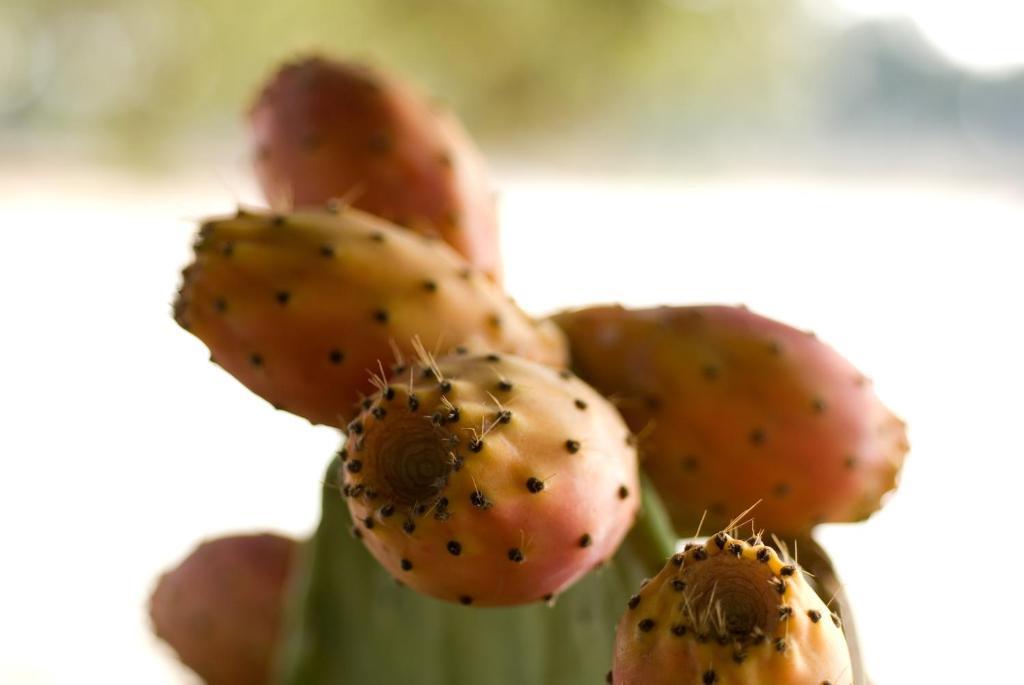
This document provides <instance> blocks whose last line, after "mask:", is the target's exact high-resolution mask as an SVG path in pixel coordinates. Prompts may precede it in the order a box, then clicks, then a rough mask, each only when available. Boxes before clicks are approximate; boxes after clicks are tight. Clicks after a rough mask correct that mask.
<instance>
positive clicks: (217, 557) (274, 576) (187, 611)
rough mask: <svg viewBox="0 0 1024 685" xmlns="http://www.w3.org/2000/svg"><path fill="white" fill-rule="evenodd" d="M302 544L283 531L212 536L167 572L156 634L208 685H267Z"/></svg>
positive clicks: (153, 602) (153, 604) (155, 605)
mask: <svg viewBox="0 0 1024 685" xmlns="http://www.w3.org/2000/svg"><path fill="white" fill-rule="evenodd" d="M297 551H298V543H296V542H295V541H294V540H292V539H290V538H286V537H281V536H279V535H272V534H269V533H265V534H262V535H237V536H231V537H224V538H217V539H215V540H208V541H206V542H204V543H202V544H201V545H199V547H198V548H196V550H195V551H194V552H192V554H190V555H189V556H188V558H187V559H185V561H183V562H182V563H181V564H180V565H179V566H178V567H177V568H175V569H173V570H171V571H168V572H167V573H165V574H164V575H163V576H161V578H160V580H159V582H158V583H157V586H156V590H154V592H153V595H152V596H151V597H150V600H149V615H150V617H151V618H152V621H153V629H154V631H155V632H156V634H157V635H158V636H159V637H160V638H161V639H163V640H164V641H166V642H167V643H168V644H169V645H170V646H171V647H173V648H174V650H175V651H176V652H177V653H178V656H179V658H180V659H181V660H182V662H184V663H185V664H186V665H187V666H188V667H189V668H191V669H192V670H193V671H195V672H196V673H197V674H199V675H200V676H201V677H202V678H203V680H204V681H205V682H206V683H208V684H209V685H264V684H265V683H268V682H270V673H271V661H272V658H273V654H274V649H275V646H276V644H277V639H278V633H279V628H280V625H281V620H282V615H283V610H284V602H285V591H286V585H287V580H288V574H289V572H290V570H291V567H292V563H293V560H294V559H295V558H296V554H297Z"/></svg>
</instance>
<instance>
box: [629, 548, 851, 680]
mask: <svg viewBox="0 0 1024 685" xmlns="http://www.w3.org/2000/svg"><path fill="white" fill-rule="evenodd" d="M752 542H753V544H750V543H748V542H746V541H743V540H738V539H736V538H734V537H732V536H730V535H727V534H726V533H719V534H718V535H716V536H714V537H712V538H710V539H709V540H708V541H707V542H706V543H704V544H691V545H688V546H687V550H686V551H685V552H681V553H679V554H676V555H674V556H673V557H672V558H671V559H670V560H669V562H668V563H667V564H666V565H665V568H664V569H662V571H661V572H660V573H659V574H658V575H657V576H655V578H654V579H653V580H651V581H650V582H649V583H647V584H646V585H644V586H643V587H642V588H641V589H640V592H639V593H638V594H636V595H633V597H631V598H630V600H629V603H628V608H627V609H626V612H625V614H624V615H623V617H622V619H621V620H620V621H619V626H618V630H617V632H616V637H615V661H614V666H613V673H612V682H614V683H615V685H661V684H662V683H664V684H666V685H667V684H668V683H672V684H673V685H675V684H677V683H678V684H681V685H686V684H690V683H692V684H693V685H763V684H765V683H771V684H772V685H823V684H824V683H828V684H829V685H849V683H850V682H852V680H851V679H852V676H851V664H850V656H849V652H848V650H847V647H846V640H845V638H844V637H843V630H842V628H841V627H840V622H839V619H838V617H837V616H835V615H834V614H832V613H831V612H829V610H828V607H826V605H825V603H824V602H822V600H821V598H819V597H818V596H817V595H816V594H814V591H813V590H812V589H811V587H810V586H809V585H808V584H807V581H806V580H805V578H804V574H803V571H802V570H801V569H800V567H799V566H797V565H796V564H794V563H793V562H791V561H789V560H787V559H782V558H780V557H779V555H778V554H777V553H776V552H775V550H773V549H771V548H770V547H767V546H765V545H762V544H760V541H759V540H757V539H755V540H753V541H752Z"/></svg>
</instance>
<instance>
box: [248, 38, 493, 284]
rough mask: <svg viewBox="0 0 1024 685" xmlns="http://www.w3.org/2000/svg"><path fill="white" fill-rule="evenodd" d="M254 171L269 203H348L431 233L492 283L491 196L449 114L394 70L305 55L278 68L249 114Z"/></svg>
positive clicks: (483, 172)
mask: <svg viewBox="0 0 1024 685" xmlns="http://www.w3.org/2000/svg"><path fill="white" fill-rule="evenodd" d="M249 123H250V127H251V131H252V138H253V147H254V152H255V155H254V156H255V161H254V163H255V167H256V174H257V176H258V177H259V181H260V184H261V186H262V187H263V192H264V195H265V196H266V198H267V200H268V202H270V204H271V206H274V207H277V208H278V209H290V208H292V207H299V208H302V207H316V206H323V204H324V203H326V202H327V201H329V200H332V199H337V198H348V197H351V202H352V203H353V204H354V205H355V206H356V207H358V208H360V209H364V210H366V211H367V212H370V213H371V214H375V215H377V216H380V217H382V218H384V219H387V220H389V221H392V222H394V223H396V224H400V225H402V226H405V227H408V228H410V229H412V230H414V231H417V232H420V233H425V234H429V235H437V236H439V237H441V238H442V239H443V240H444V241H445V242H447V243H449V244H450V245H452V246H453V247H454V248H455V249H456V250H457V251H458V252H460V253H461V254H462V255H463V256H464V257H465V258H466V259H467V260H468V261H469V262H470V263H471V264H472V265H473V266H475V267H477V268H479V269H480V270H482V271H484V272H485V273H487V274H489V275H491V276H492V277H493V278H495V280H498V277H499V276H500V271H501V257H500V254H499V244H498V218H497V211H496V207H495V200H494V193H493V190H492V187H491V182H490V179H489V177H488V173H487V169H486V167H485V165H484V162H483V159H482V157H481V155H480V153H479V152H478V151H477V149H476V147H475V146H474V145H473V142H472V141H471V140H470V138H469V136H468V135H467V134H466V132H465V130H463V128H462V126H461V125H460V124H459V122H458V121H457V120H456V118H455V117H454V116H453V115H451V114H450V113H448V112H446V111H444V110H442V109H440V108H439V107H438V106H436V105H434V104H432V103H430V102H428V101H427V100H426V99H425V98H424V97H423V96H422V95H420V93H418V92H417V91H416V90H414V89H413V88H411V87H410V86H409V85H407V84H406V83H404V82H402V81H400V80H398V79H397V78H395V77H394V76H390V75H386V74H383V73H381V72H379V71H376V70H374V69H371V68H370V67H367V66H365V65H361V64H354V63H349V62H336V61H332V60H329V59H325V58H322V57H311V58H307V59H302V60H299V61H296V62H293V63H290V64H285V65H284V66H283V67H281V69H280V70H279V71H278V72H277V73H276V74H275V75H274V76H273V77H272V78H271V79H270V80H269V82H268V83H267V84H266V85H265V86H264V88H263V89H262V91H261V92H260V94H259V96H258V97H257V99H256V101H255V103H254V104H253V105H252V107H251V109H250V110H249Z"/></svg>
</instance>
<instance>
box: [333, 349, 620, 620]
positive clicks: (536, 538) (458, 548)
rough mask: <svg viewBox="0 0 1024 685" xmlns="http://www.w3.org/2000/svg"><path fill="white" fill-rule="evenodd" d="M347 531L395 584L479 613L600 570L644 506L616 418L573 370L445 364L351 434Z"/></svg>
mask: <svg viewBox="0 0 1024 685" xmlns="http://www.w3.org/2000/svg"><path fill="white" fill-rule="evenodd" d="M348 433H349V442H348V444H347V445H346V448H345V449H344V450H343V451H342V452H341V457H342V459H343V464H342V466H341V471H342V474H343V476H344V485H343V487H342V494H343V495H344V496H345V497H346V498H347V501H348V506H349V511H350V512H351V514H352V518H353V520H354V522H355V527H354V529H353V533H354V534H355V535H357V536H358V537H360V538H361V539H362V540H363V542H364V543H365V545H366V547H367V548H368V549H369V550H370V552H371V553H372V554H373V556H374V557H376V558H377V560H378V561H379V562H380V563H381V564H382V565H383V566H384V567H385V568H386V569H387V570H388V572H389V573H391V575H392V576H394V577H395V578H396V579H398V580H400V581H401V582H402V583H404V584H406V585H408V586H410V587H412V588H414V589H415V590H418V591H420V592H423V593H425V594H429V595H432V596H434V597H438V598H440V599H445V600H448V601H452V602H461V603H463V604H474V605H485V606H486V605H512V604H523V603H527V602H535V601H539V600H545V599H550V598H551V597H552V596H553V595H555V594H558V593H559V592H561V591H562V590H564V589H566V588H567V587H568V586H569V585H570V584H572V583H573V582H574V581H575V580H577V579H578V578H580V577H581V576H582V575H583V574H585V573H586V572H587V571H589V570H590V569H592V568H593V567H594V566H595V565H597V564H600V563H603V562H605V561H606V560H608V559H609V558H610V557H611V556H612V554H613V553H614V552H615V550H616V549H617V548H618V546H619V543H620V542H621V541H622V539H623V537H624V536H625V534H626V532H627V531H628V530H629V528H630V527H631V526H632V524H633V520H634V518H635V516H636V514H637V512H638V509H639V502H640V498H639V490H638V487H639V486H638V481H637V479H638V474H637V462H636V450H635V448H634V447H632V446H631V444H630V443H629V441H628V440H627V439H626V438H627V436H628V430H627V429H626V426H625V424H624V423H623V421H622V419H621V418H620V417H619V415H618V414H617V412H616V411H615V409H614V408H613V407H612V406H611V405H610V404H609V403H608V402H607V401H606V400H604V399H603V398H602V397H601V396H600V395H598V394H597V393H596V392H595V391H594V390H593V389H591V388H590V387H589V386H587V385H586V384H585V383H583V382H582V381H580V380H578V379H576V378H574V377H572V376H571V375H570V374H568V373H565V372H563V373H559V372H557V371H555V370H554V369H551V368H548V367H544V366H541V365H539V364H536V363H534V362H530V361H527V360H524V359H518V358H516V357H513V356H510V355H501V356H498V355H493V354H487V355H469V354H467V355H452V356H449V357H446V358H442V359H439V360H438V361H437V363H436V367H435V368H434V369H433V370H431V369H430V368H424V367H423V366H417V367H416V368H413V369H411V370H410V372H408V373H400V374H397V375H396V376H394V377H393V378H392V379H391V380H390V381H388V382H387V383H383V382H382V383H381V390H380V391H379V392H378V393H377V394H376V395H374V396H373V398H372V404H371V406H370V407H369V408H367V409H366V410H365V411H364V412H363V413H362V414H361V415H360V416H359V417H358V418H357V419H356V420H355V421H353V422H352V424H351V425H350V426H349V428H348Z"/></svg>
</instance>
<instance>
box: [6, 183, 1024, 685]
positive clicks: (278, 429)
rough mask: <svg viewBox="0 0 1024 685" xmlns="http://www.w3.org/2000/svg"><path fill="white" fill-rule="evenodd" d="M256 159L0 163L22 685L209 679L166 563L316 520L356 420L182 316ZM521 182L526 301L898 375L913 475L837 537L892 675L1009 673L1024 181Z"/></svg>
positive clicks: (521, 292)
mask: <svg viewBox="0 0 1024 685" xmlns="http://www.w3.org/2000/svg"><path fill="white" fill-rule="evenodd" d="M233 173H234V172H232V171H227V172H223V173H218V174H214V173H211V174H208V175H204V174H199V175H197V176H194V177H182V178H176V179H173V180H168V179H160V180H159V181H152V180H146V179H139V178H137V177H131V176H127V175H118V174H103V173H96V172H95V171H91V170H82V171H78V170H65V171H64V173H62V174H61V175H54V174H53V173H52V172H49V171H48V172H47V173H46V174H40V173H36V172H35V171H33V170H31V169H28V170H21V171H18V172H15V171H14V170H6V171H5V172H4V173H3V174H2V175H0V182H2V187H3V188H4V191H5V192H4V195H3V198H2V203H0V213H2V217H3V219H2V225H3V227H4V228H3V231H4V233H3V235H4V238H5V244H6V249H5V250H4V255H5V259H4V263H3V266H2V268H0V286H2V287H0V292H2V293H3V301H4V320H5V322H6V325H5V326H4V328H5V335H4V341H3V354H2V355H0V378H2V379H3V380H2V385H3V389H4V391H3V393H2V396H0V397H2V399H0V402H2V404H3V406H2V413H3V416H4V417H6V418H5V420H4V422H3V430H2V432H0V453H2V454H3V466H2V474H0V520H2V521H4V549H5V552H4V554H3V559H4V560H3V564H2V567H0V569H2V571H0V573H2V582H0V607H3V609H2V612H0V617H2V618H0V682H3V683H19V684H21V683H25V684H28V683H72V682H77V683H85V682H90V683H91V682H108V683H179V682H187V676H186V675H185V674H184V672H183V671H182V670H181V669H179V668H178V667H177V666H176V665H175V664H174V662H173V659H171V658H170V657H169V655H168V652H167V651H166V649H165V648H163V647H162V646H160V645H158V644H157V643H156V642H155V640H154V639H153V638H151V637H150V635H149V633H148V631H147V628H146V618H145V611H144V605H145V601H146V597H147V593H148V591H149V590H150V588H151V586H152V583H153V581H154V578H155V577H156V575H157V574H158V572H159V571H160V570H161V569H163V568H164V567H167V566H168V565H172V564H174V563H176V562H177V560H179V559H180V558H181V557H182V556H184V555H185V554H186V553H187V552H188V551H189V550H190V549H191V548H192V547H193V545H195V544H196V542H197V541H198V540H200V539H202V538H203V537H205V536H211V535H214V534H217V533H222V532H225V531H233V530H240V529H261V528H263V529H273V530H278V531H285V532H289V533H293V534H298V535H302V534H305V533H306V532H307V531H309V530H310V529H311V528H312V526H313V525H314V523H315V521H316V518H317V513H318V511H317V509H318V503H317V498H318V490H319V482H320V477H321V471H322V469H323V467H324V465H325V463H326V461H327V460H328V458H329V457H330V455H331V453H332V450H333V449H334V448H335V447H336V442H337V440H336V437H335V435H334V434H333V433H332V431H330V430H328V429H326V428H323V427H318V428H313V427H310V426H309V425H307V424H306V423H305V422H303V421H302V420H300V419H297V418H294V417H291V416H289V415H287V414H283V413H279V412H275V411H273V410H272V409H271V408H270V407H269V405H267V404H266V403H265V402H263V401H262V400H260V399H257V398H256V397H255V396H253V395H251V394H250V393H248V392H247V391H246V390H244V389H243V388H242V386H241V385H239V384H238V383H237V382H235V381H234V380H233V379H232V378H230V377H229V376H228V375H227V374H226V373H224V372H223V371H222V370H220V369H219V368H218V367H215V366H213V365H212V364H209V363H207V361H206V358H207V352H206V350H205V348H204V347H203V345H202V344H201V343H199V342H198V341H197V340H196V339H194V338H192V337H191V336H189V335H188V334H186V333H185V332H183V331H181V330H179V329H178V328H177V326H176V325H175V324H174V323H173V322H172V321H171V318H170V316H169V302H170V300H171V298H172V295H173V293H174V290H175V287H176V285H177V281H178V270H179V269H180V267H181V266H182V265H183V264H184V263H185V261H186V259H187V257H188V252H189V247H188V246H189V243H190V237H191V234H192V232H193V230H194V228H195V225H194V222H193V221H192V220H191V219H193V218H196V217H199V216H202V215H204V214H206V213H209V212H223V211H229V210H230V209H231V208H232V206H233V202H234V201H235V200H236V199H242V200H246V199H250V198H254V197H255V196H254V195H253V194H252V192H251V190H250V188H249V187H248V185H247V182H246V181H245V180H243V179H244V175H243V174H242V173H241V172H238V173H237V174H235V176H236V177H232V174H233ZM218 178H219V179H220V180H218ZM501 185H502V187H503V188H504V189H505V192H504V195H503V207H504V227H505V228H504V249H505V255H506V263H507V270H508V286H509V289H510V291H511V292H512V293H513V294H514V295H515V296H516V297H517V298H518V299H519V301H520V302H521V304H522V305H523V306H524V307H525V308H527V309H528V310H530V311H533V312H537V313H541V312H546V311H549V310H552V309H554V308H557V307H562V306H566V305H572V304H582V303H588V302H599V301H622V302H625V303H628V304H634V305H644V304H654V303H698V302H725V303H740V302H742V303H746V304H748V305H749V306H751V307H752V308H754V309H755V310H757V311H759V312H762V313H765V314H768V315H771V316H773V317H777V318H780V319H782V320H785V321H787V322H791V323H793V324H795V325H798V326H804V327H809V328H813V329H814V330H815V331H816V332H817V333H818V334H819V335H820V336H821V337H822V338H823V339H824V340H826V341H828V342H830V343H831V344H833V345H834V346H836V347H837V348H838V349H839V350H841V351H842V352H843V353H844V354H845V355H847V356H848V357H849V358H850V359H851V360H852V361H854V363H855V364H857V365H858V366H859V367H860V368H861V369H862V370H864V371H865V372H867V373H868V374H869V375H871V376H872V377H873V378H874V380H875V382H876V385H877V389H878V391H879V393H880V394H881V396H882V397H883V399H884V400H885V401H886V402H888V403H889V404H890V405H891V406H892V407H893V408H894V409H895V410H897V411H898V412H899V413H901V414H902V415H903V416H904V417H905V418H906V419H907V420H908V421H909V424H910V429H911V440H912V445H913V451H912V453H911V457H910V459H909V462H908V464H907V467H906V470H905V474H904V482H903V486H902V487H901V489H900V490H899V492H898V493H897V495H896V496H895V497H894V498H893V499H892V501H891V502H890V504H889V505H888V507H887V508H886V509H885V510H884V511H883V512H882V513H880V514H878V515H877V516H875V517H874V518H872V519H871V520H870V521H869V522H867V523H865V524H863V525H852V526H831V527H826V528H825V529H824V530H822V533H821V538H822V540H823V541H824V543H825V545H826V546H827V548H828V549H829V550H830V552H831V553H832V554H833V556H834V558H835V561H836V563H837V565H838V567H839V569H840V571H841V573H842V574H843V575H844V576H845V580H846V583H847V587H848V590H849V593H850V595H851V597H852V601H853V603H854V606H855V608H856V610H857V619H858V622H859V627H860V631H861V639H862V640H863V643H864V649H865V652H866V656H867V659H868V662H869V664H870V667H871V671H872V673H873V674H874V677H875V678H876V680H877V682H878V683H880V684H886V683H911V682H968V681H975V680H982V679H984V678H993V679H994V678H998V677H1000V676H1005V675H1007V670H1006V669H1007V666H1006V662H1005V660H1002V659H979V658H978V655H979V654H992V653H995V654H1012V653H1013V650H1014V649H1015V638H1014V635H1015V630H1016V616H1017V615H1018V613H1019V610H1020V609H1021V607H1020V606H1019V599H1018V597H1019V596H1018V593H1016V591H1015V590H1014V589H1013V588H1014V587H1015V583H1016V582H1017V580H1018V577H1017V576H1018V569H1019V568H1020V564H1021V563H1022V562H1024V556H1022V554H1021V553H1020V552H1019V551H1018V550H1017V548H1016V546H1015V545H1013V544H1005V545H998V541H999V540H1000V539H1004V535H1005V534H1006V533H1007V532H1010V533H1012V524H1013V523H1015V522H1016V518H1015V516H1014V514H1015V513H1016V509H1017V507H1016V504H1017V499H1018V497H1019V488H1020V484H1021V482H1022V481H1021V476H1022V467H1021V464H1022V463H1024V441H1022V440H1021V437H1020V430H1019V429H1020V425H1021V423H1020V416H1019V414H1020V411H1021V402H1020V399H1019V396H1020V392H1021V387H1024V357H1022V355H1021V350H1024V323H1022V319H1021V314H1020V312H1021V308H1020V300H1019V298H1020V295H1021V293H1022V292H1024V275H1022V270H1021V255H1022V254H1024V232H1022V230H1021V226H1022V225H1024V196H1022V195H1021V194H1020V193H1019V192H1016V191H1014V190H1013V189H1012V188H1009V187H1004V188H999V187H977V188H965V187H963V186H958V187H956V188H952V187H944V186H942V185H934V184H932V185H927V184H922V183H913V182H910V181H907V180H900V179H891V178H890V179H876V180H864V179H860V180H848V181H836V180H830V181H821V180H815V179H810V178H772V179H768V178H756V177H754V178H751V177H743V178H740V177H736V178H731V177H723V178H717V179H712V180H707V181H702V182H693V181H689V182H687V181H676V182H672V181H665V180H653V179H651V180H643V179H635V180H632V181H628V182H627V181H621V180H618V181H611V180H604V179H600V178H594V179H587V180H578V179H577V180H572V179H565V178H557V177H544V178H539V177H535V176H527V175H524V174H520V173H517V172H515V171H514V170H510V171H506V173H505V174H504V175H503V182H502V184H501ZM1008 526H1009V529H1008ZM997 545H998V548H997ZM982 569H983V571H982ZM939 646H941V658H937V648H939Z"/></svg>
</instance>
